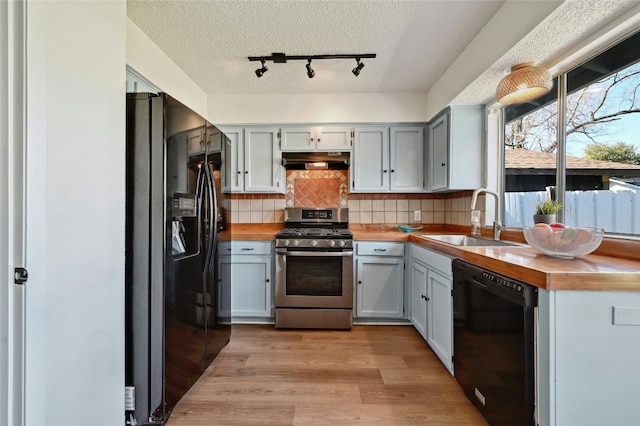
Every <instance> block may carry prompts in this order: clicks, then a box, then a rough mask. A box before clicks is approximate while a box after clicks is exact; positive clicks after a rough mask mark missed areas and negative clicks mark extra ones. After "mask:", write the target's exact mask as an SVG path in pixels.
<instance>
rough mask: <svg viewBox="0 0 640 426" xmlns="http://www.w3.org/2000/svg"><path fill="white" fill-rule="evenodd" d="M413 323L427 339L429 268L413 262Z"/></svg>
mask: <svg viewBox="0 0 640 426" xmlns="http://www.w3.org/2000/svg"><path fill="white" fill-rule="evenodd" d="M411 284H412V288H411V323H412V324H413V326H414V327H415V328H416V330H418V333H420V335H422V337H424V339H425V340H426V339H427V268H426V267H424V266H423V265H421V264H419V263H417V262H413V263H412V265H411Z"/></svg>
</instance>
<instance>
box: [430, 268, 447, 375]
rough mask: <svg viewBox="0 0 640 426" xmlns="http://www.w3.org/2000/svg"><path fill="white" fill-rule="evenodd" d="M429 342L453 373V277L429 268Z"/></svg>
mask: <svg viewBox="0 0 640 426" xmlns="http://www.w3.org/2000/svg"><path fill="white" fill-rule="evenodd" d="M427 287H428V288H427V291H428V298H429V302H428V307H427V343H429V346H431V349H433V351H434V352H435V353H436V355H438V358H440V361H442V363H443V364H444V365H445V367H447V369H448V370H449V371H450V372H451V373H452V374H453V360H452V359H451V357H452V355H453V298H452V296H451V289H452V284H451V279H449V278H446V277H444V276H442V275H440V274H438V273H437V272H434V271H432V270H429V274H428V283H427Z"/></svg>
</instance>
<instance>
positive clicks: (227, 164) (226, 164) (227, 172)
mask: <svg viewBox="0 0 640 426" xmlns="http://www.w3.org/2000/svg"><path fill="white" fill-rule="evenodd" d="M223 133H224V136H223V141H224V146H223V150H222V155H223V161H222V167H223V171H222V190H223V191H224V192H239V191H242V189H243V183H244V161H243V153H244V150H243V146H244V137H243V136H244V135H243V131H242V128H226V129H224V130H223Z"/></svg>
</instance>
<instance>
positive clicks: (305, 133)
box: [280, 126, 316, 152]
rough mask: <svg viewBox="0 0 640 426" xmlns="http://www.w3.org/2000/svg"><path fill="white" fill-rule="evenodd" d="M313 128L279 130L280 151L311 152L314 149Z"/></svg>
mask: <svg viewBox="0 0 640 426" xmlns="http://www.w3.org/2000/svg"><path fill="white" fill-rule="evenodd" d="M313 133H314V129H313V127H309V126H294V127H283V128H281V129H280V135H281V138H282V140H281V143H280V149H282V151H298V152H299V151H313V150H314V149H315V148H316V144H315V136H314V134H313Z"/></svg>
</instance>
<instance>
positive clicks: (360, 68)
mask: <svg viewBox="0 0 640 426" xmlns="http://www.w3.org/2000/svg"><path fill="white" fill-rule="evenodd" d="M356 62H357V63H358V65H357V66H356V67H355V68H354V69H352V70H351V72H352V73H353V75H355V76H356V77H357V76H359V75H360V71H362V68H364V64H363V63H362V62H360V58H356Z"/></svg>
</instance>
